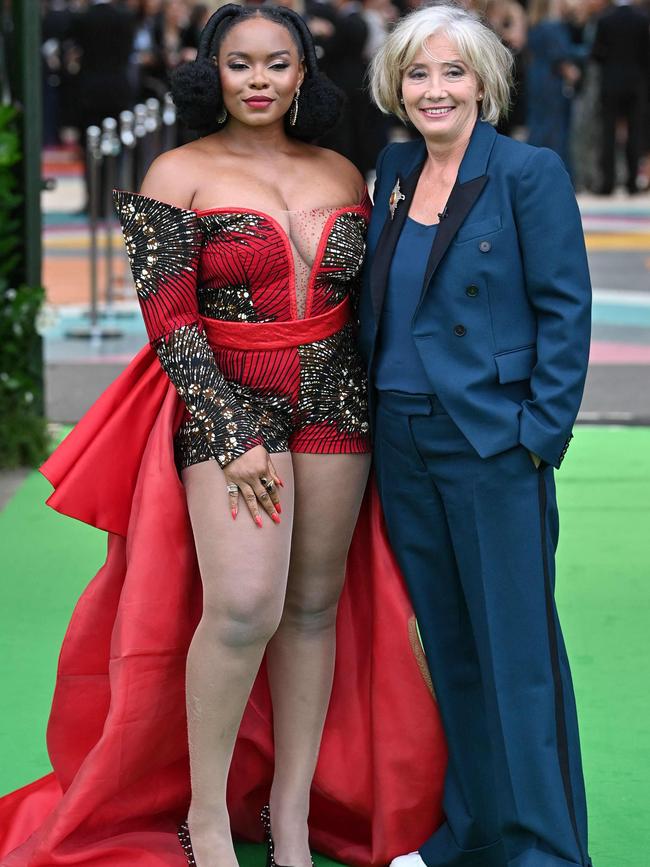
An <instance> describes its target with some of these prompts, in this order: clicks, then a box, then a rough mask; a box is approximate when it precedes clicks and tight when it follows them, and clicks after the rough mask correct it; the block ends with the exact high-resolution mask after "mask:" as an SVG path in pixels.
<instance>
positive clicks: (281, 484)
mask: <svg viewBox="0 0 650 867" xmlns="http://www.w3.org/2000/svg"><path fill="white" fill-rule="evenodd" d="M278 485H280V487H281V488H283V487H284V482H283V481H282V479H281V478H280V476H278Z"/></svg>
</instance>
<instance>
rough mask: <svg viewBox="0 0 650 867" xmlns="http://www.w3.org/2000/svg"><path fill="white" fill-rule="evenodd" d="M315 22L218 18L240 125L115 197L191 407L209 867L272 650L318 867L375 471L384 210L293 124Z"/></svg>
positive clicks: (226, 96)
mask: <svg viewBox="0 0 650 867" xmlns="http://www.w3.org/2000/svg"><path fill="white" fill-rule="evenodd" d="M298 21H299V19H297V18H294V17H289V16H286V15H283V16H279V15H278V14H277V13H275V12H270V13H266V12H264V13H250V12H242V11H240V10H239V9H238V10H237V12H234V10H232V9H229V8H226V9H225V10H223V11H222V12H221V13H217V15H216V16H215V18H214V19H213V21H212V23H211V24H210V25H208V30H207V33H206V35H205V36H204V39H203V46H204V53H205V49H206V48H207V46H208V44H209V49H208V50H207V53H208V55H209V56H210V57H212V58H213V62H214V65H215V67H216V69H217V71H218V78H219V81H220V86H221V94H222V103H223V108H222V109H220V110H222V111H223V117H224V119H225V122H224V123H223V124H222V125H221V128H220V129H219V130H218V131H217V132H215V133H213V134H211V135H207V136H205V137H203V138H201V139H199V140H198V141H197V142H194V143H192V144H189V145H186V146H185V147H182V148H179V149H176V150H174V151H171V152H168V153H166V154H164V155H163V156H162V157H160V158H159V159H158V160H157V161H156V162H155V163H154V165H153V166H152V167H151V169H150V170H149V173H148V175H147V177H146V178H145V181H144V183H143V186H142V193H143V195H144V196H146V197H147V198H145V199H142V198H139V197H134V196H132V195H130V194H119V195H118V196H117V208H118V214H119V216H120V218H121V220H122V222H123V225H124V231H125V234H126V235H127V238H128V239H130V240H127V244H128V245H129V251H130V254H131V261H132V263H133V270H134V276H135V279H136V286H138V284H139V294H140V297H141V298H142V306H143V309H144V313H145V321H146V322H147V328H148V334H149V338H150V339H151V340H152V341H153V342H154V346H155V348H156V351H157V353H158V355H159V357H160V360H161V363H162V365H163V368H164V369H165V371H166V372H167V373H168V375H169V378H170V379H171V380H172V382H174V384H175V385H176V387H177V388H178V390H179V393H180V395H181V397H182V398H183V400H184V401H185V403H186V405H187V409H188V412H187V417H186V419H185V420H184V421H183V424H182V426H181V428H180V430H179V432H178V433H177V436H176V453H177V463H178V465H179V467H180V469H181V472H182V480H183V485H184V487H185V492H186V495H187V503H188V508H189V513H190V518H191V522H192V530H193V533H194V539H195V542H196V551H197V556H198V561H199V568H200V572H201V579H202V582H203V614H202V617H201V621H200V623H199V625H198V627H197V630H196V632H195V633H194V637H193V639H192V643H191V645H190V649H189V654H188V658H187V714H188V733H189V745H190V767H191V781H192V800H191V803H190V809H189V816H188V825H189V831H190V834H191V838H192V844H193V848H194V855H195V857H196V861H197V863H198V864H199V865H200V867H204V865H205V867H236V864H237V860H236V857H235V852H234V849H233V844H232V837H231V832H230V821H229V816H228V811H227V808H226V784H227V777H228V770H229V766H230V759H231V756H232V752H233V748H234V745H235V739H236V735H237V730H238V728H239V724H240V721H241V718H242V714H243V711H244V708H245V706H246V702H247V699H248V695H249V693H250V690H251V687H252V685H253V681H254V679H255V676H256V674H257V671H258V669H259V667H260V663H261V661H262V657H263V655H264V652H265V650H266V657H267V667H268V676H269V685H270V689H271V695H272V699H273V718H274V742H275V752H276V766H275V774H274V778H273V785H272V788H271V799H270V809H271V817H272V826H273V835H274V840H275V853H276V858H277V861H278V863H280V864H291V865H295V867H309V864H310V863H311V859H310V854H309V842H308V829H307V815H308V809H309V790H310V787H311V781H312V777H313V774H314V770H315V767H316V759H317V756H318V747H319V743H320V739H321V733H322V729H323V724H324V720H325V713H326V710H327V706H328V704H329V698H330V690H331V685H332V677H333V671H334V646H335V623H336V609H337V604H338V599H339V595H340V592H341V587H342V584H343V578H344V574H345V560H346V555H347V551H348V547H349V544H350V541H351V538H352V531H353V529H354V525H355V522H356V519H357V515H358V512H359V507H360V505H361V499H362V496H363V492H364V489H365V486H366V480H367V475H368V469H369V463H370V461H369V455H368V439H367V435H368V422H367V417H366V397H365V383H364V380H363V373H362V370H361V365H360V363H359V360H358V357H357V352H356V348H355V344H354V337H353V332H352V326H351V324H350V315H351V310H350V292H351V291H354V290H355V289H356V285H355V284H356V280H357V277H358V273H359V269H360V266H361V262H362V257H363V248H364V240H363V239H364V234H365V220H366V218H367V216H368V202H367V199H366V198H365V195H364V182H363V179H362V178H361V176H360V175H359V173H358V172H357V171H356V169H355V168H354V167H353V166H352V165H351V163H349V162H347V160H345V159H344V158H343V157H340V156H339V155H338V154H335V153H334V152H333V151H327V150H324V149H321V148H317V147H314V146H313V145H309V144H305V143H303V142H301V141H299V140H297V139H296V138H295V137H292V136H290V135H289V134H288V132H287V128H286V127H287V123H288V126H289V127H291V125H292V121H293V126H294V128H295V127H296V126H297V124H298V122H299V121H300V115H301V108H302V109H303V110H304V111H305V113H307V111H309V108H308V106H306V105H305V106H301V101H303V100H305V101H306V100H309V99H310V98H312V97H310V95H309V94H308V93H304V92H303V93H302V94H301V85H304V79H305V60H304V57H303V53H304V50H303V46H302V42H303V39H302V38H301V37H300V34H299V31H298V30H297V27H296V25H297V23H298ZM215 22H216V26H214V25H215ZM301 29H302V27H301ZM215 83H216V82H215ZM305 89H306V88H305ZM215 90H216V88H215ZM179 101H180V100H179ZM298 129H300V128H298ZM162 202H165V203H167V204H162ZM149 231H150V232H151V234H147V232H149ZM149 238H151V239H154V243H153V246H152V250H153V255H152V256H150V255H149V247H150V244H149ZM319 239H322V240H323V243H322V244H321V243H320V242H319ZM323 257H327V259H328V262H327V265H324V263H322V262H321V261H318V262H316V260H317V259H319V260H320V259H321V258H323ZM149 258H151V259H152V260H154V261H152V262H149ZM163 261H165V264H164V265H163ZM167 262H168V263H169V264H168V265H167ZM314 263H316V266H317V268H319V269H322V270H321V273H320V274H318V272H315V273H316V275H317V276H318V278H317V279H314V280H310V275H311V269H312V267H313V265H314ZM145 272H146V275H145ZM197 276H198V280H197ZM163 282H164V286H162V285H161V283H163ZM197 291H198V314H199V315H200V316H202V317H205V318H206V319H207V318H209V319H210V320H213V321H211V322H207V323H206V325H205V326H204V330H203V329H201V328H200V327H199V324H198V322H197V318H196V315H197V309H196V297H197ZM150 310H151V312H150ZM210 342H212V343H213V344H214V345H215V346H216V352H214V353H213V351H212V350H211V349H210ZM271 455H272V458H271ZM281 479H282V480H283V481H281ZM280 485H282V487H280ZM240 506H245V508H240ZM233 519H234V520H233Z"/></svg>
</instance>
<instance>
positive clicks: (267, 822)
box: [260, 804, 314, 867]
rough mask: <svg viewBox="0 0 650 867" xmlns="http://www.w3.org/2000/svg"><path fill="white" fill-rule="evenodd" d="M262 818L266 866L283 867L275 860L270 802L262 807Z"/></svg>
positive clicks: (312, 863) (312, 862) (312, 865)
mask: <svg viewBox="0 0 650 867" xmlns="http://www.w3.org/2000/svg"><path fill="white" fill-rule="evenodd" d="M260 819H261V820H262V827H263V828H264V834H265V836H266V867H282V865H281V864H277V863H276V861H275V851H274V843H273V835H272V834H271V810H270V808H269V805H268V804H265V805H264V806H263V807H262V811H261V813H260ZM311 867H314V860H313V858H312V861H311Z"/></svg>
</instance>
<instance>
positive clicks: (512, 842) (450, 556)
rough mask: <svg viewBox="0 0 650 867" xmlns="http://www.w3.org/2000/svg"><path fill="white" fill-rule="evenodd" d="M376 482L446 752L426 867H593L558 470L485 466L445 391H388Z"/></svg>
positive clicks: (505, 459) (506, 455)
mask: <svg viewBox="0 0 650 867" xmlns="http://www.w3.org/2000/svg"><path fill="white" fill-rule="evenodd" d="M377 406H378V408H377V418H376V427H375V467H376V476H377V484H378V487H379V493H380V496H381V500H382V505H383V509H384V513H385V517H386V524H387V527H388V535H389V538H390V541H391V544H392V546H393V548H394V551H395V554H396V556H397V560H398V562H399V564H400V567H401V569H402V571H403V573H404V576H405V579H406V583H407V585H408V589H409V593H410V596H411V599H412V602H413V607H414V609H415V613H416V616H417V619H418V623H419V626H420V631H421V635H422V641H423V644H424V650H425V653H426V657H427V661H428V664H429V668H430V670H431V676H432V679H433V683H434V686H435V691H436V697H437V700H438V705H439V708H440V712H441V715H442V720H443V725H444V728H445V733H446V736H447V741H448V745H449V765H448V768H447V775H446V779H445V791H444V801H443V807H444V812H445V816H446V822H445V824H444V825H443V826H442V827H441V828H440V829H438V831H437V832H436V833H435V834H434V835H433V836H432V837H431V838H430V839H429V840H427V841H426V842H425V843H424V844H423V845H422V847H421V848H420V855H421V856H422V859H423V860H424V861H425V863H426V864H427V865H429V867H506V865H507V867H575V865H590V864H591V862H590V861H589V857H588V854H587V816H586V805H585V794H584V783H583V778H582V767H581V760H580V745H579V740H578V725H577V718H576V709H575V700H574V695H573V686H572V683H571V673H570V671H569V663H568V659H567V654H566V650H565V647H564V641H563V639H562V633H561V630H560V624H559V621H558V616H557V610H556V607H555V601H554V597H553V591H554V582H555V576H554V553H555V547H556V544H557V538H558V517H557V507H556V501H555V487H554V481H553V470H552V468H550V467H549V468H546V469H542V470H537V469H535V466H534V465H533V462H532V460H531V458H530V455H529V454H528V452H527V450H526V449H525V448H523V447H522V446H517V447H515V448H513V449H509V450H508V451H506V452H502V453H501V454H498V455H495V456H494V457H491V458H486V459H483V458H481V457H479V455H478V454H477V452H476V451H475V450H474V448H473V447H472V446H471V445H470V443H469V442H468V441H467V440H466V439H465V437H464V436H463V434H462V433H461V431H460V430H459V429H458V427H456V425H455V424H454V422H453V421H452V420H451V418H450V417H449V416H448V415H447V414H446V413H445V412H444V409H443V408H442V407H441V406H440V403H439V401H438V400H437V399H436V398H435V397H426V396H419V395H403V394H399V393H395V392H382V393H380V394H379V399H378V405H377Z"/></svg>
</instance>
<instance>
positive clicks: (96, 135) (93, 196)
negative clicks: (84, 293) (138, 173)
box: [86, 126, 102, 342]
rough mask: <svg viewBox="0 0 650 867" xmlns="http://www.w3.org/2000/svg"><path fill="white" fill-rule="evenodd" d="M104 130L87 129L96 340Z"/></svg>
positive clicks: (92, 326)
mask: <svg viewBox="0 0 650 867" xmlns="http://www.w3.org/2000/svg"><path fill="white" fill-rule="evenodd" d="M101 136H102V131H101V130H100V128H99V127H98V126H89V127H88V129H87V130H86V160H87V165H88V216H89V217H90V225H89V229H90V330H91V332H92V333H91V334H89V335H88V336H89V337H90V338H91V339H92V340H93V342H94V341H95V340H96V338H97V335H96V334H95V332H96V331H97V329H98V326H97V319H98V315H97V300H98V299H97V288H98V287H97V223H98V221H99V197H100V195H101V192H100V187H101V170H102V152H101V147H100V142H101Z"/></svg>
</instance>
